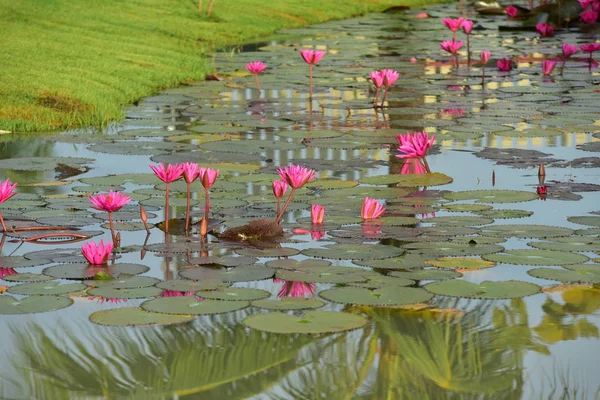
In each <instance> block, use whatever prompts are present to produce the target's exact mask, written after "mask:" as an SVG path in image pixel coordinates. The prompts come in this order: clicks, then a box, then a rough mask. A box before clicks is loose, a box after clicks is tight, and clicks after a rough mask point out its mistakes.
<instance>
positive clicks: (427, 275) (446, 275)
mask: <svg viewBox="0 0 600 400" xmlns="http://www.w3.org/2000/svg"><path fill="white" fill-rule="evenodd" d="M390 276H394V277H397V278H404V279H414V280H416V281H440V280H444V279H454V278H460V277H461V276H462V274H460V273H458V272H454V271H444V270H441V269H436V268H427V269H424V268H421V269H413V270H410V271H392V272H391V273H390Z"/></svg>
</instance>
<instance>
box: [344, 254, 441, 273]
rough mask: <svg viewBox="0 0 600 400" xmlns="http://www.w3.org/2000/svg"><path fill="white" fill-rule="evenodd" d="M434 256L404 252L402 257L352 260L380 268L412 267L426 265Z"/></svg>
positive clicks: (355, 262) (358, 263)
mask: <svg viewBox="0 0 600 400" xmlns="http://www.w3.org/2000/svg"><path fill="white" fill-rule="evenodd" d="M434 258H435V256H427V255H425V256H423V255H419V254H404V255H403V256H402V257H393V258H386V259H384V260H366V261H361V260H352V262H353V263H354V264H356V265H362V266H364V267H371V268H380V269H412V268H423V267H427V264H426V261H427V260H431V259H434Z"/></svg>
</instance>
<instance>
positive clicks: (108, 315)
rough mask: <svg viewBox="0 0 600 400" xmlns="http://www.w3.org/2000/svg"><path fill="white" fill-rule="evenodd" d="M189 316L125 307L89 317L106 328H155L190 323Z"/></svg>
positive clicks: (100, 312) (190, 318)
mask: <svg viewBox="0 0 600 400" xmlns="http://www.w3.org/2000/svg"><path fill="white" fill-rule="evenodd" d="M193 318H194V317H192V316H190V315H173V314H161V313H154V312H148V311H145V310H142V309H141V308H134V307H125V308H115V309H112V310H104V311H98V312H95V313H93V314H92V315H90V321H92V322H94V323H96V324H98V325H106V326H156V325H172V324H180V323H182V322H188V321H191V320H192V319H193Z"/></svg>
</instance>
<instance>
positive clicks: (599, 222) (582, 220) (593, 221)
mask: <svg viewBox="0 0 600 400" xmlns="http://www.w3.org/2000/svg"><path fill="white" fill-rule="evenodd" d="M567 220H568V221H569V222H573V223H575V224H580V225H587V226H599V227H600V217H597V216H592V215H585V216H582V217H569V218H567Z"/></svg>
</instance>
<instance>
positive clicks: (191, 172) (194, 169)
mask: <svg viewBox="0 0 600 400" xmlns="http://www.w3.org/2000/svg"><path fill="white" fill-rule="evenodd" d="M181 166H182V168H183V180H184V181H185V183H187V184H190V183H192V182H194V181H195V180H196V178H197V177H198V173H199V168H198V164H196V163H192V162H184V163H181Z"/></svg>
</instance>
